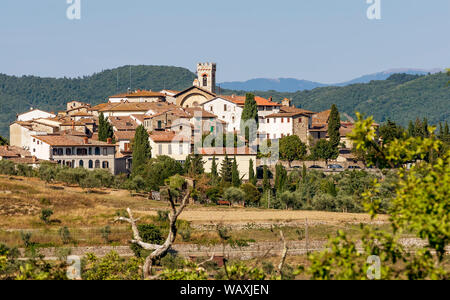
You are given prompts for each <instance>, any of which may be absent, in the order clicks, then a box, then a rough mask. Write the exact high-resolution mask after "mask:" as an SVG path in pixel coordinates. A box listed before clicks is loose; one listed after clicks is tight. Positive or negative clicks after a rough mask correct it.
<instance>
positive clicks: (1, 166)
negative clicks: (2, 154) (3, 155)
mask: <svg viewBox="0 0 450 300" xmlns="http://www.w3.org/2000/svg"><path fill="white" fill-rule="evenodd" d="M0 173H1V174H3V175H16V165H15V164H14V163H13V162H12V161H10V160H6V159H2V160H0Z"/></svg>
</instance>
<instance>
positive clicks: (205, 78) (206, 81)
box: [203, 74, 208, 86]
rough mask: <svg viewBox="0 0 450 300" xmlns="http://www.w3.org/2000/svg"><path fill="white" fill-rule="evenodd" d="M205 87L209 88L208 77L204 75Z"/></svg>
mask: <svg viewBox="0 0 450 300" xmlns="http://www.w3.org/2000/svg"><path fill="white" fill-rule="evenodd" d="M203 86H208V75H206V74H205V75H203Z"/></svg>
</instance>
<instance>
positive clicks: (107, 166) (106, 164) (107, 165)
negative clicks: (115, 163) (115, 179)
mask: <svg viewBox="0 0 450 300" xmlns="http://www.w3.org/2000/svg"><path fill="white" fill-rule="evenodd" d="M102 167H103V169H109V162H107V161H104V162H103V165H102Z"/></svg>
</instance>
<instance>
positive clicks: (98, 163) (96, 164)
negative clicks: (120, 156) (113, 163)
mask: <svg viewBox="0 0 450 300" xmlns="http://www.w3.org/2000/svg"><path fill="white" fill-rule="evenodd" d="M95 168H96V169H100V161H99V160H96V161H95Z"/></svg>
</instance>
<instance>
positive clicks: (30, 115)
mask: <svg viewBox="0 0 450 300" xmlns="http://www.w3.org/2000/svg"><path fill="white" fill-rule="evenodd" d="M54 117H56V115H54V114H51V113H48V112H45V111H42V110H39V109H35V110H31V111H29V112H26V113H23V114H21V115H19V116H18V117H17V121H21V122H26V121H31V120H36V119H46V118H54Z"/></svg>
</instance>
